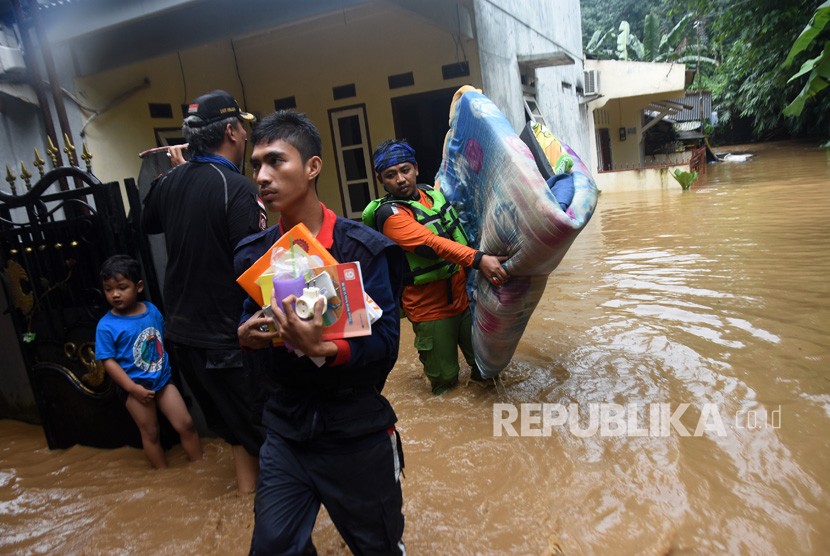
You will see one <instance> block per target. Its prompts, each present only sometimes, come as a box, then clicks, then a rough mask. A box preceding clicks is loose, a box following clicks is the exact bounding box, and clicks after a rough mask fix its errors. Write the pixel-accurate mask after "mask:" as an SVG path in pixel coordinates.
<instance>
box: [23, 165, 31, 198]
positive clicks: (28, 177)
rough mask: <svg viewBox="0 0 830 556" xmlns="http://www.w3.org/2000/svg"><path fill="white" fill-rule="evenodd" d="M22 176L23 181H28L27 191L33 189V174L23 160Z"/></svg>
mask: <svg viewBox="0 0 830 556" xmlns="http://www.w3.org/2000/svg"><path fill="white" fill-rule="evenodd" d="M20 177H21V178H23V181H24V182H26V191H31V190H32V174H30V173H29V170H27V169H26V165H25V164H23V163H22V162H21V163H20Z"/></svg>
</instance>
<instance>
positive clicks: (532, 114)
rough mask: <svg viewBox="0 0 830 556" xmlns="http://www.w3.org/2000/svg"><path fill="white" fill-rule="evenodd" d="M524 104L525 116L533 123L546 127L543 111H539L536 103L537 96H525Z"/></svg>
mask: <svg viewBox="0 0 830 556" xmlns="http://www.w3.org/2000/svg"><path fill="white" fill-rule="evenodd" d="M524 103H525V116H526V117H527V119H528V120H530V121H531V122H538V123H540V124H542V125H544V126H546V125H547V124H546V123H545V117H544V116H542V111H541V110H539V105H538V104H537V102H536V96H535V95H528V94H525V95H524Z"/></svg>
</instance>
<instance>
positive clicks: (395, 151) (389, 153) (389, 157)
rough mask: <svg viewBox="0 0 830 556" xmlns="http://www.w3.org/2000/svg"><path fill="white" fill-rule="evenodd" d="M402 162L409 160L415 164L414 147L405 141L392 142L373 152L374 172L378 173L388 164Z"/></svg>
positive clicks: (388, 165)
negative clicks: (381, 149)
mask: <svg viewBox="0 0 830 556" xmlns="http://www.w3.org/2000/svg"><path fill="white" fill-rule="evenodd" d="M404 162H411V163H412V164H417V161H416V160H415V149H413V148H412V147H410V146H409V145H408V144H407V143H392V144H391V145H389V146H388V147H386V148H385V149H383V151H381V152H376V153H375V159H374V161H373V163H374V165H375V173H377V174H380V173H381V172H383V171H384V170H386V169H387V168H389V167H390V166H396V165H398V164H403V163H404Z"/></svg>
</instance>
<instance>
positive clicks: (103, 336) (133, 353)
mask: <svg viewBox="0 0 830 556" xmlns="http://www.w3.org/2000/svg"><path fill="white" fill-rule="evenodd" d="M144 305H145V306H146V307H147V310H146V311H145V312H144V313H143V314H141V315H133V316H130V317H125V316H121V315H115V314H113V313H112V311H110V312H108V313H107V314H106V315H104V317H103V318H102V319H101V320H100V321H98V328H97V330H96V331H95V358H96V359H99V360H104V359H115V361H116V362H117V363H118V364H119V365H121V368H122V369H124V372H126V373H127V375H128V376H129V377H130V378H131V379H132V380H133V382H136V383H138V384H141V385H142V386H144V387H145V388H147V389H148V390H153V391H154V392H155V391H158V390H160V389H161V388H162V387H164V385H165V384H167V382H168V381H169V380H170V361H168V358H167V354H166V353H165V351H164V336H163V334H162V332H163V330H164V318H163V317H162V316H161V313H160V312H159V310H158V309H157V308H156V306H155V305H153V304H152V303H150V302H148V301H145V302H144Z"/></svg>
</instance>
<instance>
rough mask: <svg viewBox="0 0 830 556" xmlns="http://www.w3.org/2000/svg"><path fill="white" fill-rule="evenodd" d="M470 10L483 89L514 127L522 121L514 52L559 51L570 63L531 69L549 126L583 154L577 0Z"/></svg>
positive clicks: (491, 2)
mask: <svg viewBox="0 0 830 556" xmlns="http://www.w3.org/2000/svg"><path fill="white" fill-rule="evenodd" d="M474 11H475V22H476V33H477V35H478V48H479V57H480V59H481V75H482V81H483V88H484V93H485V94H486V95H488V96H489V97H490V98H491V99H492V100H493V101H494V102H495V103H496V105H497V106H499V107H500V108H501V109H502V111H503V112H504V113H505V115H506V116H507V117H508V119H509V120H510V122H511V123H512V124H513V127H514V129H516V130H517V131H519V130H521V128H522V127H523V126H524V122H525V111H524V105H523V103H522V84H521V76H520V73H519V65H518V61H517V58H518V56H527V55H535V54H550V53H554V52H564V53H566V54H567V55H569V56H570V57H571V58H572V59H573V60H574V61H575V63H574V64H573V65H568V66H556V67H549V68H540V69H537V70H536V78H537V82H536V87H537V102H538V104H539V108H540V110H541V112H542V114H543V115H544V116H545V118H546V120H547V122H548V124H549V126H550V127H551V130H552V131H553V132H554V133H555V134H556V135H557V136H558V137H559V138H560V139H562V140H563V141H565V142H566V143H568V144H570V145H571V147H573V148H574V150H575V151H576V152H577V153H580V154H581V153H585V154H586V156H587V153H588V152H589V150H588V144H589V136H590V134H589V133H588V122H587V119H586V118H587V112H586V111H585V110H583V111H582V112H580V108H579V96H578V94H577V88H581V85H582V25H581V13H580V7H579V2H578V1H577V0H557V1H556V2H550V1H545V2H541V1H538V0H477V1H476V2H475V8H474ZM563 84H565V85H563ZM566 85H570V88H568V87H567V86H566Z"/></svg>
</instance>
